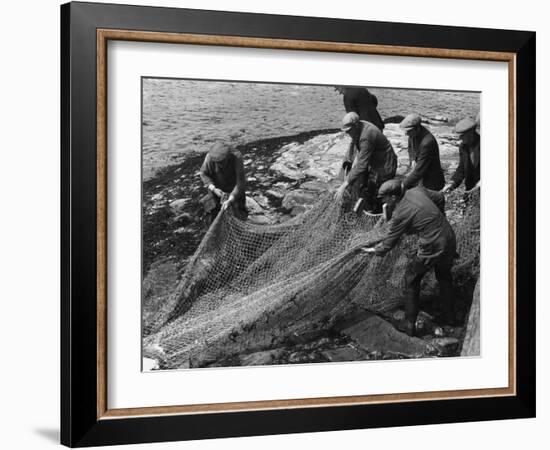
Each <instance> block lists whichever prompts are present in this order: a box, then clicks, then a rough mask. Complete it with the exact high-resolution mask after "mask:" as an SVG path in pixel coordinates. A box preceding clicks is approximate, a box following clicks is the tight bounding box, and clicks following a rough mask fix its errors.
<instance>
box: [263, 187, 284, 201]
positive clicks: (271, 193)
mask: <svg viewBox="0 0 550 450" xmlns="http://www.w3.org/2000/svg"><path fill="white" fill-rule="evenodd" d="M265 195H267V196H269V197H272V198H275V199H277V200H282V199H283V198H284V196H285V194H283V193H282V192H279V191H276V190H274V189H268V190H267V191H265Z"/></svg>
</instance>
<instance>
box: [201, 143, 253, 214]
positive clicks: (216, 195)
mask: <svg viewBox="0 0 550 450" xmlns="http://www.w3.org/2000/svg"><path fill="white" fill-rule="evenodd" d="M200 177H201V180H202V182H203V183H204V185H205V186H206V187H207V188H208V190H209V192H208V194H206V195H205V196H204V197H202V198H201V203H202V204H203V207H204V210H205V212H206V213H207V214H208V215H209V219H210V222H213V221H214V219H215V218H216V216H217V215H218V213H219V212H220V209H223V210H225V209H227V208H228V207H231V208H232V210H233V212H234V214H235V216H237V217H238V218H240V219H246V217H247V216H248V211H247V209H246V196H245V187H246V180H245V174H244V164H243V157H242V155H241V154H240V153H239V152H238V151H236V150H233V151H232V150H231V149H230V147H229V146H227V145H225V144H223V143H216V144H214V145H213V146H212V148H211V149H210V150H209V152H208V154H207V155H206V157H205V158H204V162H203V163H202V167H201V170H200Z"/></svg>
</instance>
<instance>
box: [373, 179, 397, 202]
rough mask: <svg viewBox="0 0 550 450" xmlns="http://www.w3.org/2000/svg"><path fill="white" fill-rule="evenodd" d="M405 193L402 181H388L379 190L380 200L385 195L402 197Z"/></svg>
mask: <svg viewBox="0 0 550 450" xmlns="http://www.w3.org/2000/svg"><path fill="white" fill-rule="evenodd" d="M402 192H403V190H402V187H401V181H400V180H388V181H384V182H383V183H382V185H381V186H380V189H378V198H380V197H384V196H385V195H401V193H402Z"/></svg>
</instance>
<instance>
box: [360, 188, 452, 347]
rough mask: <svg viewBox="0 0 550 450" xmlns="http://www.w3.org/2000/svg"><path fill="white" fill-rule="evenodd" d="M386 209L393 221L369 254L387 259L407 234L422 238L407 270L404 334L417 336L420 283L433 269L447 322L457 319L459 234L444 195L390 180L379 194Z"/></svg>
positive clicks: (385, 211)
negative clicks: (454, 276) (453, 272)
mask: <svg viewBox="0 0 550 450" xmlns="http://www.w3.org/2000/svg"><path fill="white" fill-rule="evenodd" d="M378 196H379V197H380V198H381V199H382V201H383V210H384V214H385V216H386V219H387V220H388V221H389V228H388V231H387V234H386V235H385V236H384V237H383V238H382V240H381V242H379V243H378V244H376V245H375V246H373V247H365V248H364V249H363V250H364V251H365V252H372V253H375V254H376V255H379V256H383V255H385V254H386V253H388V252H389V251H390V250H391V249H392V248H393V247H394V246H395V245H396V244H397V243H398V241H399V239H400V238H401V236H402V235H404V234H415V235H418V237H419V247H418V253H417V254H416V256H415V257H414V258H413V259H412V260H411V261H409V263H408V264H407V267H406V269H405V292H404V300H405V324H404V327H403V328H404V329H403V330H402V331H404V332H405V333H407V334H408V335H410V336H413V335H414V334H415V331H416V318H417V316H418V312H419V297H420V283H421V281H422V279H423V278H424V275H426V274H427V273H428V272H429V271H430V270H431V269H432V268H433V269H434V271H435V277H436V279H437V281H438V283H439V288H440V294H441V298H442V301H443V302H444V303H445V304H444V307H445V308H444V312H445V317H444V319H445V320H446V321H447V322H452V321H453V320H454V306H455V305H454V290H453V279H452V275H451V268H452V265H453V260H454V258H455V257H456V237H455V233H454V231H453V229H452V227H451V225H450V224H449V222H448V221H447V219H446V217H445V212H444V211H445V198H444V196H443V194H441V193H439V192H435V191H430V190H428V189H425V188H423V187H415V188H412V189H409V190H406V191H405V190H404V189H403V186H402V183H401V182H400V181H399V180H389V181H386V182H385V183H384V184H382V186H380V189H379V191H378Z"/></svg>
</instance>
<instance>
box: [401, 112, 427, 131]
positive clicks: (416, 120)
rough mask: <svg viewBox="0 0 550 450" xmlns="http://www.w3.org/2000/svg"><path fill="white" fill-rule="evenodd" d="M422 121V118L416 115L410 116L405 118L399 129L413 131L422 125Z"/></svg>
mask: <svg viewBox="0 0 550 450" xmlns="http://www.w3.org/2000/svg"><path fill="white" fill-rule="evenodd" d="M421 121H422V120H421V119H420V116H419V115H418V114H416V113H412V114H409V115H408V116H407V117H405V118H404V119H403V120H402V121H401V123H400V124H399V128H401V129H402V130H405V131H409V130H412V129H413V128H414V127H416V126H417V125H420V122H421Z"/></svg>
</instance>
